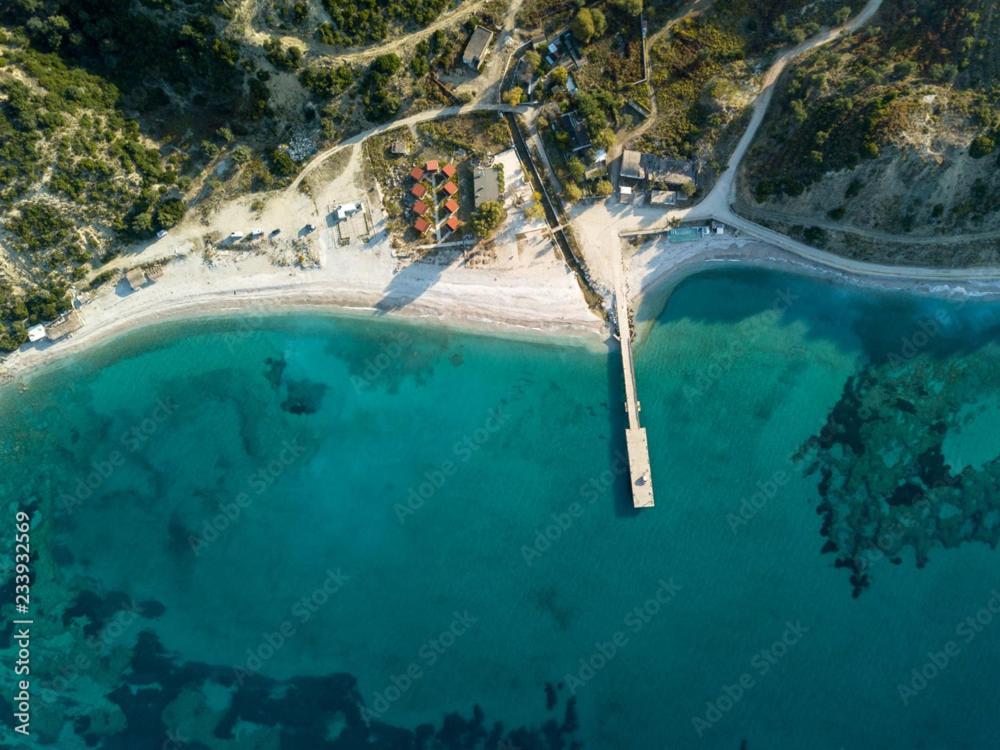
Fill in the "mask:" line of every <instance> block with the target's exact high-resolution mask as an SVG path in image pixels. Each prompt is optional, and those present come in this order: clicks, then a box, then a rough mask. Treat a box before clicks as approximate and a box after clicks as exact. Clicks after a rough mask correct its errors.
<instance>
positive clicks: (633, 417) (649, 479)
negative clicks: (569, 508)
mask: <svg viewBox="0 0 1000 750" xmlns="http://www.w3.org/2000/svg"><path fill="white" fill-rule="evenodd" d="M619 253H620V249H619ZM618 261H619V262H618V263H617V264H616V265H617V274H616V276H617V279H616V282H617V283H616V284H615V317H616V318H617V320H618V338H619V340H620V343H621V351H622V369H623V371H624V373H625V411H626V412H627V413H628V427H626V428H625V444H626V446H627V447H628V467H629V476H630V480H631V481H630V484H631V487H632V505H633V506H634V507H636V508H652V507H653V474H652V471H651V469H650V464H649V444H648V442H647V441H646V428H645V427H643V426H642V424H641V423H640V422H639V411H640V410H641V408H642V406H641V404H640V403H639V394H638V393H637V391H636V387H635V364H634V362H633V360H632V329H631V326H630V325H629V318H628V293H627V291H626V289H625V278H624V277H625V274H624V269H623V267H622V263H621V257H620V255H619V257H618Z"/></svg>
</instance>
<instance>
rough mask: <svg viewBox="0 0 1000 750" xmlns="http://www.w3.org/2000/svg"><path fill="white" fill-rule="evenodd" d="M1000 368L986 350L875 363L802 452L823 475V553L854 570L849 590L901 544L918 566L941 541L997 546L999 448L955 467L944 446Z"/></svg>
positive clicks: (897, 553)
mask: <svg viewBox="0 0 1000 750" xmlns="http://www.w3.org/2000/svg"><path fill="white" fill-rule="evenodd" d="M998 369H1000V368H997V367H995V366H993V364H992V363H991V361H990V359H989V358H988V357H983V356H977V357H968V358H962V359H959V358H955V359H951V360H945V359H941V358H938V357H934V356H931V355H930V354H925V355H921V356H915V357H913V358H912V359H911V360H909V361H908V362H906V363H905V364H904V365H900V363H899V362H898V361H885V362H876V363H871V364H869V365H867V366H866V367H865V368H864V370H863V371H862V372H860V373H859V374H858V375H856V376H854V377H851V378H849V379H848V381H847V383H846V384H845V385H844V389H843V392H842V393H841V396H840V399H839V401H838V402H837V403H836V405H834V407H833V408H832V409H831V410H830V413H829V414H828V415H827V420H826V423H825V424H824V425H823V427H822V428H821V429H820V431H819V433H818V434H817V435H815V436H814V437H812V438H810V439H809V440H808V441H807V442H806V444H805V445H803V446H802V448H801V449H800V450H799V452H798V454H797V459H798V460H800V461H805V462H807V465H806V473H807V474H812V473H818V475H819V477H820V480H819V482H818V485H817V489H818V492H819V495H820V503H819V506H818V508H817V512H819V514H820V515H821V517H822V519H823V522H822V525H821V528H820V534H821V535H822V536H823V538H824V544H823V548H822V551H823V552H824V553H828V554H834V555H836V561H835V565H836V567H838V568H845V569H847V570H849V571H850V573H851V576H850V579H851V584H852V586H853V594H854V596H858V595H860V593H861V592H862V591H863V590H864V589H865V588H866V587H868V586H869V585H870V583H871V574H872V570H873V568H874V567H876V566H877V565H878V564H880V563H881V561H887V562H889V563H891V564H896V565H898V564H900V563H901V562H902V560H903V556H902V555H901V552H902V551H903V550H904V549H905V548H910V549H911V550H912V551H913V553H914V557H915V561H916V565H917V567H918V568H919V567H923V566H924V565H926V564H927V561H928V559H929V553H930V550H932V549H934V548H937V547H943V548H949V547H957V546H959V545H961V544H965V543H967V542H973V541H978V542H982V543H985V544H988V545H989V546H990V547H992V548H995V547H996V546H997V543H998V541H1000V455H997V456H994V457H993V458H992V459H991V460H988V461H986V462H985V463H983V464H982V465H981V466H978V467H973V466H965V467H963V468H956V467H953V466H951V465H949V463H948V461H947V460H946V458H945V454H946V452H945V448H944V445H945V441H946V439H947V437H948V435H949V434H956V435H960V434H961V432H962V428H963V427H964V426H965V425H966V423H967V420H963V419H961V418H960V417H959V415H960V414H961V413H962V412H963V408H966V407H969V406H970V405H975V404H976V403H977V401H978V400H979V399H980V398H981V397H982V396H983V394H985V393H990V392H996V391H997V389H998V388H1000V374H998ZM913 394H918V396H920V397H919V398H913ZM904 396H905V397H904Z"/></svg>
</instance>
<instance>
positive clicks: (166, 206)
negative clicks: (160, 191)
mask: <svg viewBox="0 0 1000 750" xmlns="http://www.w3.org/2000/svg"><path fill="white" fill-rule="evenodd" d="M186 212H187V205H186V204H185V203H184V201H182V200H181V199H180V198H167V199H166V200H165V201H163V202H162V203H161V204H160V205H159V206H157V207H156V224H157V226H159V227H160V229H170V227H172V226H174V225H176V224H177V223H178V222H179V221H180V220H181V219H183V218H184V214H185V213H186Z"/></svg>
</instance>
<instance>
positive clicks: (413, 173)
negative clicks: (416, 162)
mask: <svg viewBox="0 0 1000 750" xmlns="http://www.w3.org/2000/svg"><path fill="white" fill-rule="evenodd" d="M410 177H412V178H413V181H414V182H420V181H421V180H422V179H424V170H422V169H421V168H420V167H414V168H413V169H411V170H410Z"/></svg>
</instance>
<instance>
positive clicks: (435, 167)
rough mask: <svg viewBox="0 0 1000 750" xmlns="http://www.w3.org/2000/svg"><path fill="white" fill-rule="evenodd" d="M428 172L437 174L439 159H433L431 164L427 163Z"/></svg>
mask: <svg viewBox="0 0 1000 750" xmlns="http://www.w3.org/2000/svg"><path fill="white" fill-rule="evenodd" d="M427 171H428V172H437V171H438V160H437V159H431V160H430V161H429V162H427Z"/></svg>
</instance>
